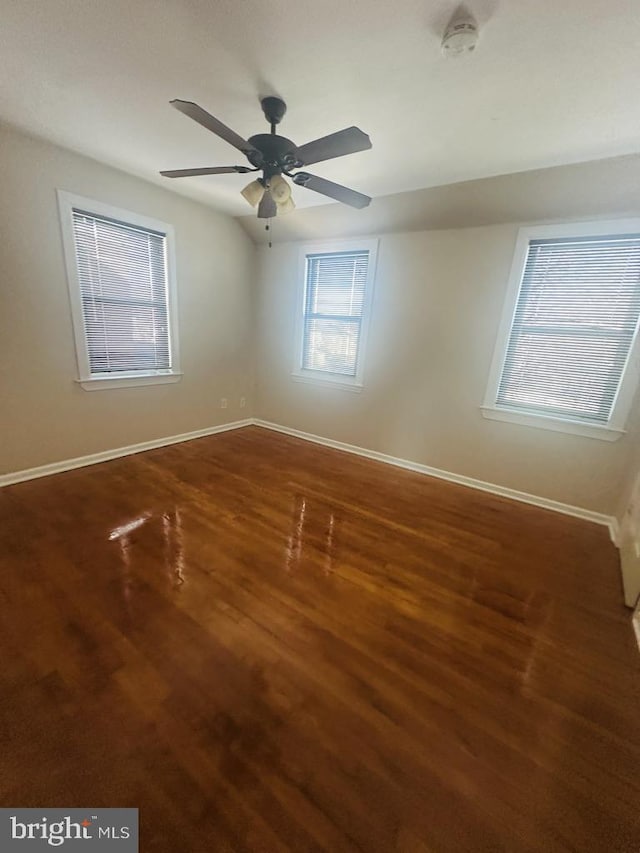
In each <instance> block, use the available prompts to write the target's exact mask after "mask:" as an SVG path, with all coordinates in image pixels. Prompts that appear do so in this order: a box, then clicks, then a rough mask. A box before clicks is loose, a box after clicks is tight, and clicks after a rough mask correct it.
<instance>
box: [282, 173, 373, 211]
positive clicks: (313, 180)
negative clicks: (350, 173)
mask: <svg viewBox="0 0 640 853" xmlns="http://www.w3.org/2000/svg"><path fill="white" fill-rule="evenodd" d="M293 182H294V183H295V184H298V186H300V187H306V188H307V189H308V190H313V191H314V192H316V193H322V195H327V196H329V198H335V200H336V201H341V202H342V203H343V204H348V205H349V206H350V207H357V208H358V209H361V208H363V207H367V205H368V204H369V202H370V201H371V199H370V198H369V196H368V195H364V194H363V193H359V192H356V191H355V190H351V189H349V187H343V186H342V184H334V183H333V181H327V180H326V179H325V178H319V177H318V176H317V175H310V174H309V173H308V172H298V174H297V175H293Z"/></svg>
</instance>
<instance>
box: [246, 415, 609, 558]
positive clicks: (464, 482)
mask: <svg viewBox="0 0 640 853" xmlns="http://www.w3.org/2000/svg"><path fill="white" fill-rule="evenodd" d="M253 423H254V424H255V425H256V426H260V427H264V428H265V429H270V430H273V431H274V432H281V433H284V434H285V435H291V436H293V437H294V438H301V439H303V440H304V441H311V442H313V443H314V444H322V445H323V446H324V447H332V448H333V449H334V450H344V451H345V452H346V453H353V454H354V455H356V456H364V457H365V458H366V459H375V460H376V461H377V462H384V463H385V464H387V465H394V466H395V467H396V468H405V469H406V470H408V471H416V472H417V473H419V474H428V475H429V476H430V477H437V478H438V479H440V480H447V481H448V482H450V483H457V484H458V485H460V486H468V487H469V488H471V489H478V490H479V491H481V492H490V493H491V494H492V495H499V496H500V497H503V498H509V499H510V500H514V501H520V503H526V504H531V505H532V506H537V507H541V508H542V509H550V510H553V511H554V512H560V513H562V514H563V515H571V516H573V517H574V518H582V519H584V520H586V521H592V522H594V523H595V524H603V525H604V526H605V527H607V528H608V529H609V534H610V536H611V539H612V541H613V543H614V544H617V541H616V539H614V535H616V534H617V519H615V518H614V517H613V516H610V515H604V514H603V513H600V512H593V511H592V510H590V509H583V508H582V507H579V506H572V505H571V504H565V503H561V502H560V501H553V500H550V499H549V498H540V497H537V496H536V495H530V494H528V493H527V492H519V491H517V490H516V489H509V488H507V487H506V486H497V485H495V483H486V482H484V480H475V479H474V478H473V477H465V476H463V475H462V474H453V473H451V472H450V471H443V470H441V469H440V468H432V467H431V466H430V465H422V464H420V463H418V462H411V461H409V460H408V459H399V458H398V457H397V456H389V455H388V454H386V453H379V452H378V451H376V450H367V449H366V448H364V447H358V446H356V445H354V444H345V443H344V442H342V441H333V439H330V438H323V437H322V436H320V435H313V434H312V433H309V432H302V431H301V430H298V429H290V428H289V427H285V426H282V425H281V424H274V423H271V422H270V421H263V420H261V419H260V418H254V420H253Z"/></svg>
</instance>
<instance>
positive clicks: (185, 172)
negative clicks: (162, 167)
mask: <svg viewBox="0 0 640 853" xmlns="http://www.w3.org/2000/svg"><path fill="white" fill-rule="evenodd" d="M250 171H251V169H249V167H248V166H212V167H211V168H205V169H169V170H168V171H165V172H160V174H161V175H162V176H163V177H164V178H191V177H195V176H196V175H230V174H232V173H233V172H241V173H244V172H250Z"/></svg>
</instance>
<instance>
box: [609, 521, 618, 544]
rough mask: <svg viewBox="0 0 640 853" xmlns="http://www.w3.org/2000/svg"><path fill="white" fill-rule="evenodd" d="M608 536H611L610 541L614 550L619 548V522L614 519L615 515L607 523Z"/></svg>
mask: <svg viewBox="0 0 640 853" xmlns="http://www.w3.org/2000/svg"><path fill="white" fill-rule="evenodd" d="M609 535H610V536H611V541H612V542H613V544H614V545H615V546H616V548H619V547H620V522H619V521H618V519H617V518H616V517H615V515H612V516H611V519H610V521H609Z"/></svg>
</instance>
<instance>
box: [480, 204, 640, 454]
mask: <svg viewBox="0 0 640 853" xmlns="http://www.w3.org/2000/svg"><path fill="white" fill-rule="evenodd" d="M620 234H640V219H637V218H635V219H631V218H629V219H619V220H604V221H589V222H574V223H562V224H554V225H538V226H527V227H525V228H520V229H519V230H518V237H517V240H516V246H515V251H514V255H513V262H512V264H511V272H510V274H509V281H508V285H507V291H506V296H505V300H504V307H503V310H502V316H501V320H500V326H499V328H498V334H497V338H496V344H495V348H494V353H493V359H492V362H491V369H490V371H489V380H488V382H487V389H486V393H485V397H484V400H483V402H482V405H481V406H480V409H481V412H482V415H483V416H484V417H485V418H489V419H491V420H498V421H506V422H509V423H515V424H520V425H522V426H530V427H537V428H540V429H548V430H554V431H556V432H566V433H573V434H574V435H581V436H586V437H589V438H596V439H601V440H603V441H617V440H618V439H619V438H620V437H621V436H622V435H624V433H625V428H624V427H625V424H626V421H627V417H628V415H629V411H630V409H631V405H632V403H633V398H634V395H635V392H636V388H637V386H638V380H639V378H640V335H639V334H638V331H639V329H640V322H639V323H638V324H637V325H636V330H635V333H634V336H633V341H632V343H631V347H630V349H629V355H628V358H627V362H626V364H625V366H624V369H623V371H622V378H621V382H620V387H619V389H618V394H617V396H616V399H615V402H614V405H613V408H612V411H611V416H610V418H609V421H608V422H607V423H606V424H596V423H588V422H585V421H583V420H577V419H573V418H570V417H562V416H560V415H557V414H548V415H547V414H544V413H542V412H541V413H539V414H538V413H533V412H531V411H530V410H526V411H525V410H518V409H515V408H510V407H509V408H507V407H505V406H500V405H498V403H497V402H496V401H497V398H498V390H499V386H500V380H501V378H502V372H503V369H504V363H505V360H506V356H507V350H508V346H509V339H510V337H511V330H512V326H513V321H514V319H515V311H516V306H517V304H518V299H519V297H520V291H521V288H522V279H523V274H524V269H525V265H526V261H527V255H528V251H529V243H530V241H531V240H537V239H549V238H560V239H562V238H566V239H571V238H573V237H614V236H615V235H620Z"/></svg>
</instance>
